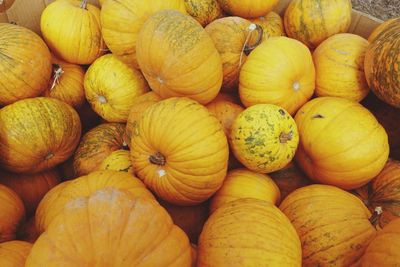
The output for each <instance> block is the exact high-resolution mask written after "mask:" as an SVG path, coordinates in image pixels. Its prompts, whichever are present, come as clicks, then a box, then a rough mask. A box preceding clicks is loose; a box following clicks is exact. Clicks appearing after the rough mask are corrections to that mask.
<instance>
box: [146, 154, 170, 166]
mask: <svg viewBox="0 0 400 267" xmlns="http://www.w3.org/2000/svg"><path fill="white" fill-rule="evenodd" d="M149 161H150V163H151V164H155V165H159V166H164V165H165V164H166V163H167V160H166V159H165V157H164V155H163V154H161V153H160V152H157V153H155V154H154V155H151V156H150V157H149Z"/></svg>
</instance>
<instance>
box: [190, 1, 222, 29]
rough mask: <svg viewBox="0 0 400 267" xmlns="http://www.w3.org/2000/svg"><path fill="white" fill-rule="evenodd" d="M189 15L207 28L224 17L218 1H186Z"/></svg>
mask: <svg viewBox="0 0 400 267" xmlns="http://www.w3.org/2000/svg"><path fill="white" fill-rule="evenodd" d="M185 7H186V11H187V13H188V14H189V15H190V16H192V17H193V18H194V19H196V20H197V21H198V22H199V23H200V24H201V26H203V27H205V26H207V24H209V23H211V22H212V21H213V20H216V19H217V18H220V17H222V16H223V13H222V9H221V7H220V6H219V4H218V1H217V0H185Z"/></svg>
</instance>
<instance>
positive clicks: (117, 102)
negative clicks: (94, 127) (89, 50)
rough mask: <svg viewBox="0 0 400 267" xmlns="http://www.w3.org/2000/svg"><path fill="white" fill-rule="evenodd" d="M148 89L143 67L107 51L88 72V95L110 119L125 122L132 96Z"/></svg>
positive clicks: (97, 111)
mask: <svg viewBox="0 0 400 267" xmlns="http://www.w3.org/2000/svg"><path fill="white" fill-rule="evenodd" d="M148 90H149V88H148V85H147V83H146V81H145V79H144V77H143V75H142V74H141V73H140V71H138V70H136V69H134V68H131V67H129V66H128V65H126V64H125V63H123V62H122V61H121V60H119V59H118V58H117V57H116V56H114V55H112V54H108V55H105V56H102V57H101V58H99V59H97V60H96V61H95V62H94V63H93V64H92V65H91V66H90V67H89V69H88V71H87V73H86V75H85V95H86V99H87V100H88V102H89V103H90V105H91V106H92V108H93V110H94V111H95V112H96V113H97V114H99V115H100V116H101V117H102V118H103V119H105V120H106V121H109V122H126V121H127V119H128V115H129V111H130V109H131V107H132V106H133V100H134V99H135V98H136V97H137V96H139V95H142V94H144V93H145V92H147V91H148Z"/></svg>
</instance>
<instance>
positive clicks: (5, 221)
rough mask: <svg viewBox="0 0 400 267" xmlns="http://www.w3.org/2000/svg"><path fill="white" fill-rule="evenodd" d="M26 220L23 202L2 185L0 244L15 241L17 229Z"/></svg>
mask: <svg viewBox="0 0 400 267" xmlns="http://www.w3.org/2000/svg"><path fill="white" fill-rule="evenodd" d="M24 218H25V208H24V203H22V200H21V199H20V198H19V196H18V195H17V194H16V193H15V192H14V191H12V190H11V189H9V188H8V187H6V186H4V185H1V184H0V243H2V242H5V241H9V240H13V239H15V234H16V232H17V228H18V226H19V224H20V223H21V222H22V221H23V219H24Z"/></svg>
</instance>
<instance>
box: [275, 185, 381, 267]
mask: <svg viewBox="0 0 400 267" xmlns="http://www.w3.org/2000/svg"><path fill="white" fill-rule="evenodd" d="M279 208H280V209H281V210H282V211H283V213H285V215H286V216H287V217H288V218H289V219H290V221H291V222H292V224H293V226H294V228H296V231H297V233H298V235H299V236H300V240H301V245H302V249H303V253H302V254H303V264H302V266H305V267H308V266H350V265H351V264H352V263H354V262H356V261H357V260H358V259H359V258H360V257H361V256H362V254H363V252H364V250H365V249H366V247H367V246H368V244H369V242H370V241H371V240H372V238H373V237H374V235H375V232H376V231H375V228H374V226H373V225H372V224H371V223H370V222H369V220H368V219H369V217H370V216H371V213H370V212H369V211H368V209H367V208H366V207H365V206H364V204H363V203H362V202H361V201H360V200H359V199H358V198H357V197H356V196H354V195H352V194H350V193H348V192H346V191H344V190H341V189H339V188H337V187H334V186H329V185H310V186H306V187H303V188H300V189H297V190H296V191H294V192H293V193H291V194H290V195H289V196H288V197H286V198H285V199H284V200H283V202H282V204H281V205H280V207H279Z"/></svg>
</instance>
